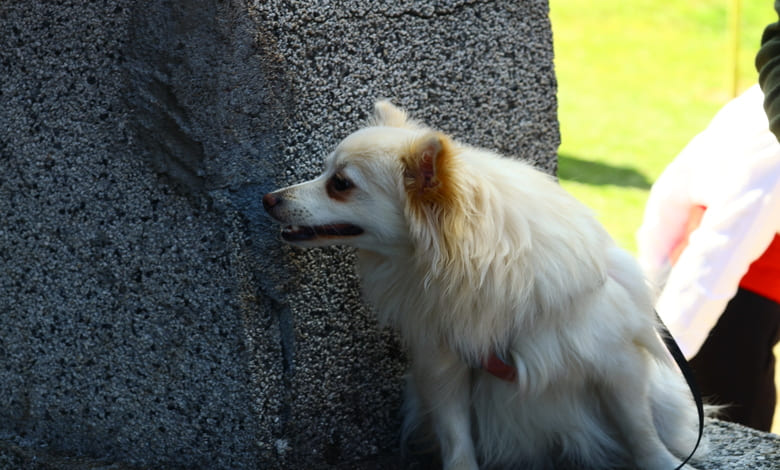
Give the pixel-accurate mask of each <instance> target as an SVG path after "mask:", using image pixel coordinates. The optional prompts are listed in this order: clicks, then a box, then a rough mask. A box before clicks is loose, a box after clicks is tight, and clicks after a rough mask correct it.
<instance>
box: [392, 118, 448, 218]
mask: <svg viewBox="0 0 780 470" xmlns="http://www.w3.org/2000/svg"><path fill="white" fill-rule="evenodd" d="M454 155H455V148H454V144H453V143H452V141H451V140H450V139H449V137H447V136H446V135H444V134H442V133H440V132H430V133H428V134H425V135H424V136H423V137H421V138H419V139H417V140H416V141H415V142H414V143H413V144H412V146H411V148H410V150H409V152H408V153H407V154H406V155H403V156H402V157H401V161H402V162H403V165H404V186H405V188H406V194H407V197H408V199H409V201H410V203H411V204H412V205H413V206H417V207H413V209H415V208H416V209H420V208H422V206H438V207H440V208H441V207H446V206H449V205H451V204H452V203H454V201H455V187H454V186H455V181H454V179H453V174H454V169H455V165H456V162H455V160H454V158H453V157H454Z"/></svg>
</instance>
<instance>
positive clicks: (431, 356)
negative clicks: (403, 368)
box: [412, 348, 478, 470]
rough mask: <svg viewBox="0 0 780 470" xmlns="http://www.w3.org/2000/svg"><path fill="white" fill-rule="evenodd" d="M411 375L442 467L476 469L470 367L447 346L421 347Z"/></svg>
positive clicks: (447, 469) (414, 360)
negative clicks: (472, 430)
mask: <svg viewBox="0 0 780 470" xmlns="http://www.w3.org/2000/svg"><path fill="white" fill-rule="evenodd" d="M415 352H416V354H414V356H413V366H412V367H413V369H412V375H413V378H414V381H415V382H416V389H417V391H418V393H419V394H420V398H421V399H422V402H423V403H424V406H425V407H427V408H428V411H429V412H430V417H431V420H432V424H433V428H434V431H435V432H436V437H437V438H438V441H439V445H440V448H441V456H442V462H443V464H444V470H476V469H477V468H478V466H477V459H476V457H475V454H474V442H473V440H472V438H471V412H470V404H471V369H470V368H469V367H468V365H467V364H466V363H465V362H463V361H462V360H461V359H460V358H459V357H458V356H457V355H456V354H455V353H453V352H452V351H451V350H449V349H445V348H436V349H435V350H431V348H420V349H419V350H418V351H415Z"/></svg>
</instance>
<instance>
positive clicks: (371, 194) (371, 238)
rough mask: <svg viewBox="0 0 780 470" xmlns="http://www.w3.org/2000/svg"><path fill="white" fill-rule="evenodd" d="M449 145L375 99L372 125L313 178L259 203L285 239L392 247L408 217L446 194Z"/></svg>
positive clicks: (401, 238)
mask: <svg viewBox="0 0 780 470" xmlns="http://www.w3.org/2000/svg"><path fill="white" fill-rule="evenodd" d="M453 149H454V144H453V143H452V142H451V141H450V139H449V138H448V137H447V136H445V135H443V134H441V133H439V132H435V131H432V130H430V129H427V128H425V127H423V126H421V125H420V124H418V123H416V122H414V121H411V120H409V119H408V118H407V116H406V113H404V111H402V110H401V109H398V108H396V107H395V106H393V105H392V104H390V103H389V102H387V101H380V102H378V103H376V105H375V106H374V118H373V120H372V123H371V125H369V126H368V127H365V128H363V129H361V130H359V131H357V132H355V133H353V134H351V135H349V136H348V137H347V138H346V139H344V140H343V141H342V142H341V143H340V144H339V145H338V146H337V147H336V149H335V150H334V151H333V152H332V153H331V154H330V155H328V156H327V157H326V159H325V170H324V172H323V173H322V174H321V175H320V176H319V177H317V178H315V179H313V180H311V181H307V182H304V183H300V184H296V185H293V186H289V187H287V188H283V189H280V190H278V191H274V192H271V193H269V194H266V195H265V196H264V197H263V206H264V207H265V210H266V211H267V212H268V213H269V214H270V215H271V216H272V217H273V218H274V219H276V220H277V221H278V222H280V223H281V224H282V225H283V229H282V239H283V240H285V241H287V242H289V243H292V244H295V245H299V246H305V247H311V246H324V245H334V244H345V245H352V246H355V247H358V248H362V249H367V250H371V251H379V252H381V251H383V249H384V248H387V249H390V250H392V249H394V248H396V247H397V246H398V245H404V244H408V243H409V240H410V234H409V223H408V219H409V217H410V215H411V216H414V215H415V214H414V213H415V212H418V213H419V212H421V211H426V210H428V209H425V207H428V206H432V205H437V204H438V203H441V202H443V201H444V200H446V199H447V198H448V197H450V193H451V192H452V191H451V189H452V188H450V187H449V185H448V184H447V181H448V178H447V175H448V173H449V172H450V170H451V168H450V167H451V166H452V165H453V164H454V163H453V159H452V158H451V156H452V154H453V153H454V151H453ZM410 212H412V214H410ZM418 215H419V214H418Z"/></svg>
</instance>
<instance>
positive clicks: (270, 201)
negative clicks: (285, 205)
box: [263, 193, 282, 212]
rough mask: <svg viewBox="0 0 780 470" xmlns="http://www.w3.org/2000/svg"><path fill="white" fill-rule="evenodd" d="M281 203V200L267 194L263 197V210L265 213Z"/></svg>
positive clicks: (271, 194)
mask: <svg viewBox="0 0 780 470" xmlns="http://www.w3.org/2000/svg"><path fill="white" fill-rule="evenodd" d="M280 202H282V200H281V198H278V197H276V196H274V194H273V193H268V194H266V195H265V196H263V208H265V210H266V212H268V211H270V210H271V209H272V208H273V207H274V206H276V205H277V204H279V203H280Z"/></svg>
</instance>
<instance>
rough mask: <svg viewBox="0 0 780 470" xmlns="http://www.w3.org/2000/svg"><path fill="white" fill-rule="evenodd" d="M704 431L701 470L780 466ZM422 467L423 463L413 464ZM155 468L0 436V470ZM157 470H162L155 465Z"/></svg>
mask: <svg viewBox="0 0 780 470" xmlns="http://www.w3.org/2000/svg"><path fill="white" fill-rule="evenodd" d="M705 433H706V435H707V436H708V437H709V439H710V453H709V456H708V458H707V461H706V462H703V463H702V462H699V463H697V467H698V468H699V470H723V469H729V470H738V469H750V470H764V469H765V470H774V469H777V468H780V436H778V435H777V434H769V433H762V432H759V431H755V430H753V429H750V428H746V427H744V426H740V425H737V424H733V423H728V422H725V421H719V420H708V421H707V425H706V427H705ZM327 468H329V469H332V470H401V469H402V468H403V466H402V464H401V462H400V459H399V458H397V457H395V456H377V457H373V458H369V459H363V460H359V461H353V462H345V463H342V464H340V465H334V466H328V467H327ZM410 468H411V469H413V470H421V469H422V468H423V467H422V466H420V465H412V466H410ZM18 469H25V470H152V469H151V468H144V467H133V466H130V465H126V464H124V463H122V462H106V461H101V460H98V459H91V458H87V457H82V456H68V455H63V454H55V453H52V452H50V451H49V450H48V449H46V448H41V447H31V446H25V445H21V444H18V443H16V442H14V441H13V440H2V439H0V470H18ZM155 470H159V469H158V468H157V467H155ZM670 470H671V469H670Z"/></svg>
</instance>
